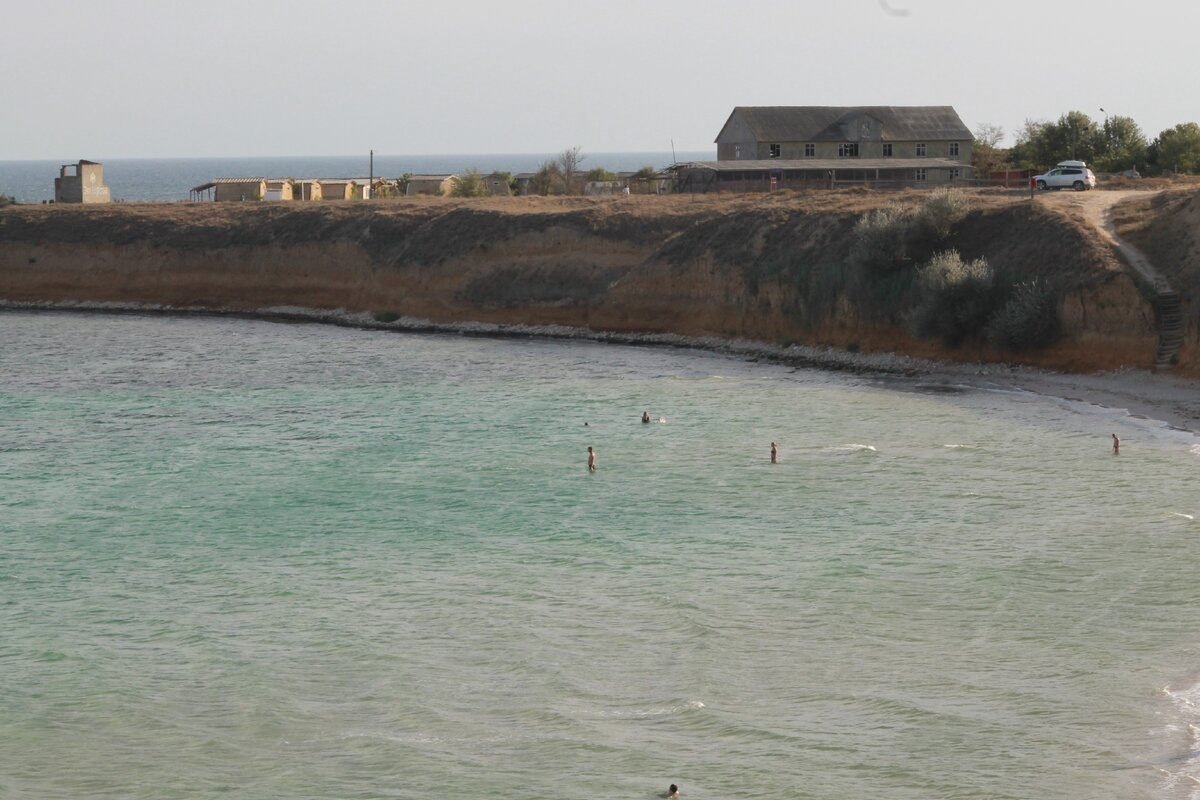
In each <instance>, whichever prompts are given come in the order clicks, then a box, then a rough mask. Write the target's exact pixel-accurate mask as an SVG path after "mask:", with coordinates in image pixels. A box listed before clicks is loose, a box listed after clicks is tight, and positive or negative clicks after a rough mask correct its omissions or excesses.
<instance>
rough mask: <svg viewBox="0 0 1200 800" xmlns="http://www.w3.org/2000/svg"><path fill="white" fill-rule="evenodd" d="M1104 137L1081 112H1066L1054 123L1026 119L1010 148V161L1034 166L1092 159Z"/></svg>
mask: <svg viewBox="0 0 1200 800" xmlns="http://www.w3.org/2000/svg"><path fill="white" fill-rule="evenodd" d="M1103 139H1104V134H1103V132H1102V131H1101V130H1100V128H1098V127H1097V126H1096V123H1095V122H1093V121H1092V119H1091V117H1089V116H1088V115H1087V114H1084V113H1083V112H1082V111H1068V112H1067V113H1066V114H1063V115H1062V116H1061V117H1059V118H1058V121H1057V122H1046V121H1044V120H1041V121H1039V120H1025V126H1024V127H1023V128H1022V129H1021V131H1020V132H1019V133H1018V134H1017V144H1016V146H1015V147H1013V151H1012V155H1013V160H1014V161H1016V162H1017V163H1019V164H1021V165H1023V166H1029V167H1034V168H1037V169H1042V168H1045V167H1049V166H1051V165H1053V164H1057V163H1058V162H1059V161H1063V160H1066V159H1074V160H1078V161H1094V160H1095V158H1096V155H1097V154H1098V153H1099V152H1101V147H1102V145H1103Z"/></svg>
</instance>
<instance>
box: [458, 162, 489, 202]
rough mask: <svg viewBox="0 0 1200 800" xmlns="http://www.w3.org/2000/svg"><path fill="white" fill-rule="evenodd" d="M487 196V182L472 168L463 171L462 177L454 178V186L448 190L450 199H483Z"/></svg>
mask: <svg viewBox="0 0 1200 800" xmlns="http://www.w3.org/2000/svg"><path fill="white" fill-rule="evenodd" d="M489 194H491V192H489V191H488V187H487V182H486V181H484V179H483V175H481V174H480V173H479V170H477V169H475V168H474V167H469V168H468V169H466V170H463V174H462V175H458V176H457V177H455V179H454V186H453V187H452V188H451V189H450V196H451V197H485V196H487V195H489Z"/></svg>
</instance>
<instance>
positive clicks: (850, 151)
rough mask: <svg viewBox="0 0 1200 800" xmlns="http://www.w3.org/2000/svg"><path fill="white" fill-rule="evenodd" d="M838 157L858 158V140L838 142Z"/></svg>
mask: <svg viewBox="0 0 1200 800" xmlns="http://www.w3.org/2000/svg"><path fill="white" fill-rule="evenodd" d="M838 158H858V142H842V143H841V144H839V145H838Z"/></svg>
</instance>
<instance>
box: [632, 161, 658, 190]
mask: <svg viewBox="0 0 1200 800" xmlns="http://www.w3.org/2000/svg"><path fill="white" fill-rule="evenodd" d="M657 179H658V170H656V169H655V168H654V167H642V168H641V169H639V170H638V171H637V172H635V173H633V177H632V178H631V179H630V180H629V184H630V186H631V187H632V190H633V191H634V192H637V193H638V194H654V193H655V192H656V191H658V184H657Z"/></svg>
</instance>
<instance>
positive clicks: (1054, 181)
mask: <svg viewBox="0 0 1200 800" xmlns="http://www.w3.org/2000/svg"><path fill="white" fill-rule="evenodd" d="M1033 180H1034V181H1035V182H1036V185H1037V188H1039V189H1065V188H1066V187H1068V186H1069V187H1071V188H1072V189H1074V190H1075V191H1077V192H1083V191H1086V190H1088V189H1094V188H1096V176H1095V175H1094V174H1092V171H1091V170H1090V169H1088V165H1087V164H1085V163H1084V162H1082V161H1060V162H1058V166H1056V167H1055V168H1054V169H1052V170H1050V171H1049V172H1047V173H1046V174H1045V175H1034V176H1033Z"/></svg>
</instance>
